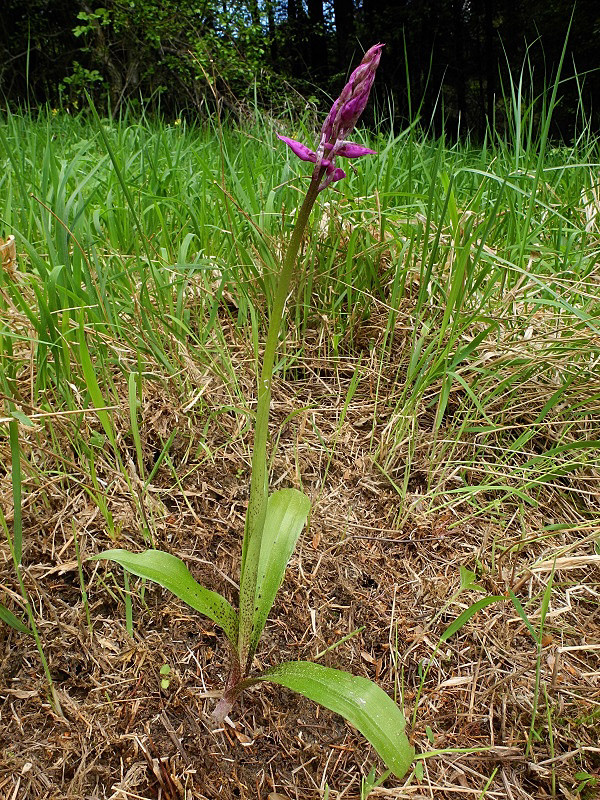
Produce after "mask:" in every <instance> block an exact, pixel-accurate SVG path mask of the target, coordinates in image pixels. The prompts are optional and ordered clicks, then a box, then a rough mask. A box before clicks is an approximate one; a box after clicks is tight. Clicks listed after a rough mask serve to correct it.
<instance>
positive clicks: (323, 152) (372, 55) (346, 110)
mask: <svg viewBox="0 0 600 800" xmlns="http://www.w3.org/2000/svg"><path fill="white" fill-rule="evenodd" d="M384 46H385V45H383V44H376V45H373V47H371V49H370V50H367V52H366V53H365V56H364V58H363V60H362V61H361V62H360V64H359V65H358V67H357V68H356V69H355V70H354V72H353V73H352V74H351V75H350V79H349V80H348V83H347V84H346V85H345V86H344V88H343V89H342V92H341V94H340V96H339V97H338V99H337V100H336V101H335V103H334V104H333V105H332V107H331V111H330V112H329V114H328V115H327V119H326V120H325V122H324V123H323V128H322V129H321V140H320V142H319V147H318V149H317V151H316V152H315V151H314V150H311V149H310V148H309V147H307V146H306V145H305V144H302V142H297V141H296V140H295V139H289V138H288V137H287V136H279V134H277V136H278V137H279V138H280V139H281V140H282V141H283V142H285V143H286V144H287V145H288V147H290V148H291V150H292V152H293V153H295V155H297V156H298V158H300V159H302V161H310V162H312V163H313V164H315V171H314V173H313V178H314V177H315V176H316V175H318V174H319V173H321V174H322V169H323V168H324V169H325V171H326V175H325V180H324V181H323V183H322V184H321V185H320V186H319V191H322V190H323V189H325V188H326V187H327V186H329V184H330V183H332V182H334V181H339V180H341V179H342V178H345V177H346V173H345V172H344V170H343V169H340V168H339V167H336V166H335V158H336V156H342V157H343V158H359V157H360V156H366V155H373V154H374V153H375V151H374V150H369V148H368V147H362V146H361V145H359V144H353V143H352V142H347V141H346V140H345V139H346V136H347V135H348V134H349V133H350V131H351V130H352V129H353V128H354V127H355V125H356V123H357V122H358V119H359V117H360V115H361V114H362V113H363V111H364V110H365V107H366V105H367V102H368V100H369V94H370V92H371V87H372V86H373V81H374V80H375V72H376V70H377V67H378V66H379V61H380V59H381V51H382V49H383V47H384Z"/></svg>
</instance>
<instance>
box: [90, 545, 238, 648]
mask: <svg viewBox="0 0 600 800" xmlns="http://www.w3.org/2000/svg"><path fill="white" fill-rule="evenodd" d="M94 558H95V559H100V558H103V559H107V560H110V561H115V562H116V563H117V564H120V565H121V566H122V567H124V568H125V569H126V570H128V571H129V572H132V573H133V574H134V575H137V576H138V577H140V578H147V579H148V580H150V581H154V583H158V584H159V586H162V587H163V588H164V589H168V590H169V591H170V592H173V594H174V595H175V596H176V597H179V599H180V600H183V602H184V603H187V604H188V606H190V607H191V608H193V609H194V610H195V611H199V612H200V614H204V615H205V616H206V617H209V618H210V619H212V621H213V622H214V623H216V624H217V625H218V626H219V627H220V628H222V629H223V630H224V631H225V634H226V636H227V638H228V639H229V641H230V642H231V644H232V645H233V646H234V648H237V635H238V616H237V614H236V613H235V611H234V610H233V608H232V607H231V605H230V604H229V603H228V601H227V600H226V599H225V598H224V597H222V596H221V595H220V594H217V592H212V591H211V590H210V589H205V588H204V587H203V586H201V585H200V584H199V583H197V582H196V581H195V580H194V578H193V577H192V575H191V573H190V571H189V569H188V568H187V567H186V565H185V564H184V563H183V561H181V559H179V558H177V556H174V555H171V554H170V553H163V552H162V550H146V551H144V552H143V553H129V552H128V551H127V550H105V551H104V552H103V553H99V554H98V555H97V556H94Z"/></svg>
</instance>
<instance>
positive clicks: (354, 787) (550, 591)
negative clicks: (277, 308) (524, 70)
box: [0, 102, 600, 800]
mask: <svg viewBox="0 0 600 800" xmlns="http://www.w3.org/2000/svg"><path fill="white" fill-rule="evenodd" d="M551 107H552V103H549V104H548V105H547V106H543V108H542V111H541V112H539V110H536V111H535V115H534V109H533V108H532V107H523V108H519V107H518V104H517V103H516V102H515V106H514V109H513V112H514V113H511V114H509V123H508V125H507V131H508V132H507V133H506V134H502V135H501V134H496V132H494V131H490V133H489V135H488V137H487V139H486V141H485V142H484V144H483V145H479V146H472V145H469V144H468V143H462V144H452V143H448V142H445V141H444V140H443V139H436V140H433V139H431V138H429V137H428V136H427V135H425V134H424V133H420V132H418V130H417V128H416V127H413V128H411V129H408V130H406V131H403V132H401V133H400V134H399V135H393V134H390V133H386V132H385V125H382V127H381V131H379V132H377V131H376V132H373V133H372V134H368V133H366V132H363V133H359V134H358V136H359V139H360V140H362V141H364V143H365V144H368V146H371V147H373V149H375V150H377V151H378V155H377V156H372V157H369V158H368V159H367V158H364V159H361V160H360V162H357V164H356V169H354V168H353V167H352V166H350V167H349V168H348V169H347V172H348V177H347V179H346V180H343V181H341V182H339V183H337V184H335V186H334V187H332V188H330V189H328V190H326V191H325V192H323V193H321V195H320V197H319V200H318V202H317V207H316V208H315V211H314V212H313V216H312V221H311V225H310V231H309V234H308V235H307V237H306V239H305V242H304V245H303V249H302V254H301V258H300V263H299V266H298V270H297V274H296V276H295V279H294V289H293V292H292V293H291V294H290V296H289V298H288V302H287V307H286V321H285V331H284V333H283V334H282V338H281V344H280V349H279V354H278V365H277V377H276V380H275V382H274V386H273V411H272V417H271V424H272V438H271V442H272V447H271V453H272V457H271V471H272V472H271V475H272V477H271V483H272V485H273V486H278V487H283V486H295V487H298V488H302V489H303V490H304V491H305V492H307V493H308V494H309V495H310V497H311V500H312V512H311V517H310V521H309V527H308V530H307V531H305V533H304V535H303V538H302V540H301V544H300V546H299V548H298V551H297V552H296V554H295V556H294V557H293V559H292V562H291V565H290V567H289V569H288V571H287V575H286V579H285V582H284V585H283V587H282V590H281V592H280V594H279V596H278V599H277V601H276V605H275V608H274V611H273V614H272V615H271V619H270V622H269V623H268V625H267V629H266V633H265V639H264V641H263V643H262V646H261V649H260V651H259V653H258V659H259V661H260V663H261V665H262V666H268V665H269V664H271V663H274V662H276V661H278V660H281V657H282V656H284V657H287V658H303V659H309V660H310V659H313V660H314V659H315V658H318V659H319V660H320V661H321V662H322V663H324V664H327V665H330V666H337V667H340V668H344V669H349V670H351V671H353V672H354V673H355V674H363V675H366V676H367V677H369V678H371V679H372V680H375V681H376V682H377V683H378V684H379V685H381V686H382V687H383V688H384V689H385V690H386V691H387V692H388V693H389V694H390V695H391V696H393V697H394V698H396V699H397V701H398V702H399V703H401V704H402V705H403V707H404V709H405V712H406V715H407V719H408V721H409V730H410V736H411V740H412V742H413V743H414V745H415V747H416V749H417V753H420V754H424V755H427V754H428V753H429V755H428V757H426V758H423V757H421V758H419V759H418V760H417V762H416V766H415V769H414V770H413V771H412V772H411V773H409V774H408V775H407V776H406V778H405V780H404V781H397V780H395V779H393V778H389V779H387V780H385V781H384V782H383V783H382V784H381V785H380V786H374V787H373V788H372V793H371V795H370V796H371V797H393V798H402V800H409V798H421V797H422V798H425V797H427V798H433V797H435V798H450V799H451V800H454V798H470V797H472V798H474V799H475V798H484V797H485V798H529V797H531V798H539V797H574V798H575V797H578V798H591V797H594V796H595V792H596V791H597V787H598V786H600V749H599V748H598V739H599V733H600V649H599V645H598V642H599V641H600V636H599V635H600V616H599V605H598V602H599V597H600V594H599V592H600V581H599V578H600V571H599V568H600V521H599V512H600V483H599V478H600V464H599V459H598V452H599V451H598V448H599V447H600V441H599V439H600V413H599V412H600V146H599V143H598V140H597V138H596V137H594V136H593V135H592V134H591V133H590V131H589V130H588V129H587V128H586V126H585V125H584V124H582V126H581V132H580V134H579V135H578V136H577V138H576V140H575V142H574V143H571V144H569V145H560V146H557V145H556V144H555V143H553V142H551V141H550V140H549V139H548V129H549V109H551ZM544 114H546V115H547V116H546V117H545V116H544ZM534 123H535V125H534ZM318 128H319V121H318V120H317V119H316V118H315V117H313V116H312V114H310V113H307V115H306V116H305V118H304V119H302V120H300V121H299V120H295V119H293V118H292V117H291V116H289V117H285V118H283V117H280V118H278V119H274V118H271V117H268V116H266V115H262V114H259V113H254V112H253V113H251V114H248V117H247V120H246V121H245V122H244V123H243V124H242V123H238V124H235V125H234V124H232V123H227V122H225V121H223V122H222V123H221V122H219V121H218V120H216V119H214V118H212V119H208V118H207V119H206V120H204V121H199V122H198V123H197V124H195V125H190V124H188V123H186V122H185V121H184V122H179V121H177V122H176V123H174V124H167V123H162V122H158V121H152V120H149V119H145V118H142V119H139V118H137V119H136V118H133V117H131V118H130V117H128V116H127V115H125V116H124V117H123V118H122V119H121V120H118V121H112V120H107V119H103V120H97V119H95V118H94V116H93V115H90V116H84V115H79V116H71V115H69V114H67V113H64V112H62V111H59V112H58V113H55V112H52V111H50V110H49V111H48V112H43V113H40V114H38V115H27V114H23V115H11V116H8V117H7V116H5V117H4V118H3V119H2V120H0V164H1V166H2V169H1V170H0V236H3V238H4V239H6V238H7V237H8V236H9V235H11V234H12V235H14V237H15V242H16V252H17V258H16V261H13V260H11V259H8V258H7V259H5V261H4V264H3V269H2V271H1V272H0V381H1V386H0V392H1V393H2V400H3V408H2V417H1V420H0V421H1V426H0V448H1V452H2V459H1V462H0V510H1V515H0V521H1V522H2V527H3V532H2V531H0V556H1V557H0V603H2V606H3V607H4V608H5V610H6V611H7V612H10V613H11V614H14V615H15V617H17V618H18V619H19V620H21V621H22V623H24V624H25V625H27V627H30V628H32V629H33V626H35V630H34V631H33V632H34V633H35V637H34V636H29V635H28V634H27V633H26V632H24V631H19V630H16V629H15V627H14V625H13V626H12V627H11V625H10V624H4V623H0V796H6V797H19V798H23V800H25V798H27V800H42V799H44V800H45V799H46V798H47V799H48V800H49V798H58V797H61V798H64V797H68V798H114V800H125V798H134V797H135V798H140V797H141V798H158V797H162V798H169V799H171V798H173V799H174V798H177V797H181V798H183V797H185V798H211V799H212V798H217V797H219V798H234V797H242V798H245V797H248V798H250V797H260V798H267V797H270V798H271V800H281V799H282V798H283V797H289V798H307V799H308V798H331V799H332V800H334V798H342V797H343V798H347V799H348V800H351V799H352V798H365V797H366V796H367V794H368V790H369V788H370V782H369V777H368V776H369V773H370V770H371V768H372V766H373V765H375V767H376V770H377V772H376V777H379V776H380V775H381V773H382V770H383V767H382V765H381V764H380V763H379V762H378V761H377V759H376V757H375V756H374V755H373V752H372V751H371V750H370V748H369V746H368V744H367V743H366V741H365V740H364V739H363V738H362V737H361V736H360V735H359V734H358V733H357V732H356V731H354V730H353V729H352V728H351V727H349V726H348V725H346V724H345V723H344V722H343V720H342V719H341V718H340V717H337V716H336V715H334V714H332V713H330V712H328V711H325V710H323V709H319V710H318V711H317V710H316V707H315V706H313V705H312V704H311V703H309V702H308V701H306V700H303V699H302V698H301V697H298V696H296V695H291V694H290V693H288V692H286V691H285V690H283V689H281V688H277V687H271V688H267V689H264V690H262V691H261V693H260V694H258V693H252V692H250V693H248V694H247V695H246V696H245V697H244V701H243V703H242V704H241V705H240V706H239V707H237V708H235V709H234V712H233V713H232V716H231V719H230V720H229V721H227V723H226V725H224V727H223V728H222V729H219V730H218V731H216V732H215V730H214V728H215V725H214V723H213V722H212V720H211V716H210V714H211V711H212V709H213V708H214V704H215V702H216V701H215V698H216V697H218V696H219V695H220V692H221V691H222V689H223V685H224V681H225V679H226V677H227V675H226V663H227V652H226V643H225V641H224V638H223V637H222V636H220V635H218V634H217V633H216V632H215V630H214V627H213V625H212V623H210V621H209V620H207V619H206V618H203V617H199V616H198V615H196V616H194V614H193V612H191V611H190V609H188V608H187V607H185V606H184V605H183V604H181V603H180V602H179V601H178V600H176V599H174V598H173V597H172V596H171V595H169V594H168V593H167V592H165V591H163V590H162V589H160V588H159V587H158V586H156V585H154V584H150V583H148V584H143V582H142V581H140V580H138V579H135V578H130V579H128V578H127V576H124V575H123V571H122V570H121V569H119V568H117V567H116V565H114V564H107V563H106V562H96V561H89V560H87V559H88V558H89V556H92V555H94V554H95V553H97V552H99V551H101V550H103V549H106V548H108V547H121V546H122V547H128V548H130V549H133V550H141V549H143V548H144V547H147V546H156V547H160V548H162V549H166V550H168V551H170V552H173V553H176V554H177V555H179V556H180V557H182V558H183V559H184V560H185V561H186V563H187V564H188V565H189V567H190V569H191V570H192V572H193V573H194V575H195V577H196V578H197V579H198V580H199V581H200V582H201V583H202V584H203V585H205V586H207V587H209V588H212V589H215V590H217V591H219V592H221V593H223V594H224V595H225V596H226V597H228V598H229V599H230V600H232V601H234V600H236V599H237V582H238V579H239V559H240V546H241V539H242V534H243V526H244V513H245V507H246V502H247V497H248V483H249V474H250V459H251V453H252V416H253V411H254V403H255V399H256V379H255V370H256V363H257V358H258V355H259V353H260V350H261V347H262V343H263V341H264V337H265V331H266V321H267V317H268V308H269V302H270V298H271V296H272V291H273V287H274V275H275V274H276V271H277V269H278V263H279V258H280V256H281V252H282V248H283V246H284V244H285V242H286V241H287V239H288V237H289V235H290V231H291V228H292V224H293V220H294V214H295V211H296V209H297V207H298V204H299V203H300V202H301V200H302V193H303V191H304V190H305V189H306V187H307V185H308V179H309V178H308V176H309V173H310V170H309V168H308V167H307V165H305V164H302V163H301V162H299V161H297V160H296V159H294V157H293V156H292V155H291V154H290V153H289V151H288V150H287V148H286V147H285V145H284V144H283V143H282V142H279V141H278V140H277V138H276V136H275V132H276V131H277V132H281V133H285V134H287V135H291V136H294V137H295V138H299V139H302V140H303V141H306V142H307V143H310V142H313V141H314V140H315V136H316V134H315V132H316V131H317V130H318ZM344 166H345V167H346V165H344ZM10 542H12V544H13V550H14V549H15V543H16V544H17V545H18V544H19V543H21V544H22V553H23V555H22V566H21V567H20V568H19V569H16V568H15V565H14V563H13V558H12V556H11V547H10V546H9V543H10ZM488 597H495V598H496V600H495V601H494V602H489V603H488V604H487V605H486V603H485V602H483V601H484V600H485V599H486V598H488ZM475 603H479V606H476V608H478V609H479V610H478V612H477V614H472V613H471V612H472V611H473V606H474V604H475ZM28 604H29V605H28ZM28 609H29V611H28ZM469 610H470V611H469ZM462 614H466V616H465V617H464V618H462V619H463V622H464V624H457V625H456V626H455V629H454V630H452V629H451V630H450V631H449V632H448V628H449V626H451V625H452V623H453V622H454V621H455V620H459V621H460V619H461V615H462ZM4 619H5V620H6V615H5V617H4ZM13 622H14V619H13ZM444 632H446V634H447V635H444ZM349 634H353V635H352V636H351V637H350V638H347V637H348V636H349ZM341 639H345V641H343V642H342V643H341V644H339V646H336V644H337V643H338V642H339V641H340V640H341ZM42 654H43V659H42ZM166 675H168V678H165V676H166ZM161 681H162V685H161ZM165 684H166V685H165ZM49 692H50V694H49ZM52 693H53V694H52ZM49 697H51V698H52V697H53V698H54V700H55V701H58V702H54V704H53V703H51V702H50V700H49ZM436 751H442V752H439V753H438V752H436ZM373 780H375V778H373ZM371 782H372V781H371ZM13 793H14V794H13Z"/></svg>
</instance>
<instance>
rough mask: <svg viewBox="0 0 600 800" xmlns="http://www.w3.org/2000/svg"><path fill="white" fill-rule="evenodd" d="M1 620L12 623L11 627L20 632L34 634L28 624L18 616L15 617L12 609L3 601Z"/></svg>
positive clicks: (0, 607)
mask: <svg viewBox="0 0 600 800" xmlns="http://www.w3.org/2000/svg"><path fill="white" fill-rule="evenodd" d="M0 620H2V622H6V624H7V625H10V627H11V628H14V629H15V630H16V631H19V633H28V634H29V635H30V636H33V632H32V631H31V630H30V629H29V628H28V627H27V625H25V623H24V622H21V620H20V619H19V618H18V617H15V615H14V614H13V613H12V611H9V610H8V608H6V606H3V605H2V603H0Z"/></svg>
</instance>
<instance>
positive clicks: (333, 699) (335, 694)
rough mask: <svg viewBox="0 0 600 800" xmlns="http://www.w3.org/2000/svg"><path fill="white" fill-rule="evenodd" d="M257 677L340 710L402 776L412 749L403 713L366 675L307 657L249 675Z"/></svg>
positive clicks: (386, 762)
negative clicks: (406, 732) (332, 666)
mask: <svg viewBox="0 0 600 800" xmlns="http://www.w3.org/2000/svg"><path fill="white" fill-rule="evenodd" d="M257 681H270V682H271V683H278V684H279V685H280V686H285V687H286V688H288V689H292V690H293V691H294V692H298V693H299V694H301V695H304V697H308V698H309V700H314V701H315V702H316V703H320V705H322V706H325V708H329V709H330V710H331V711H335V712H336V713H338V714H341V715H342V716H343V717H345V719H347V720H348V722H350V723H351V724H352V725H354V727H355V728H358V730H359V731H360V732H361V733H362V734H363V736H365V737H366V738H367V739H368V740H369V742H370V743H371V744H372V745H373V747H374V748H375V750H376V751H377V753H379V755H380V756H381V758H382V759H383V761H384V762H385V764H386V766H387V767H388V768H389V769H390V770H391V771H392V772H393V773H394V775H396V776H397V777H398V778H401V777H402V776H403V775H404V774H405V773H406V772H407V771H408V769H409V767H410V765H411V763H412V761H413V759H414V756H415V751H414V748H413V747H412V745H411V744H410V742H409V741H408V738H407V736H406V734H405V732H404V728H405V725H406V722H405V719H404V714H403V713H402V711H401V710H400V708H399V707H398V706H397V705H396V703H394V701H393V700H392V698H391V697H389V696H388V695H387V694H386V693H385V692H384V691H383V689H382V688H381V687H379V686H377V684H375V683H373V682H372V681H370V680H368V679H367V678H363V677H360V676H356V675H350V674H349V673H348V672H342V671H341V670H339V669H332V668H331V667H324V666H323V665H322V664H313V663H312V662H310V661H290V662H287V663H284V664H279V665H278V666H277V667H272V668H271V669H268V670H267V671H266V672H264V673H263V674H262V675H260V676H259V677H258V678H257V679H256V678H253V679H252V683H255V682H257Z"/></svg>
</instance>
